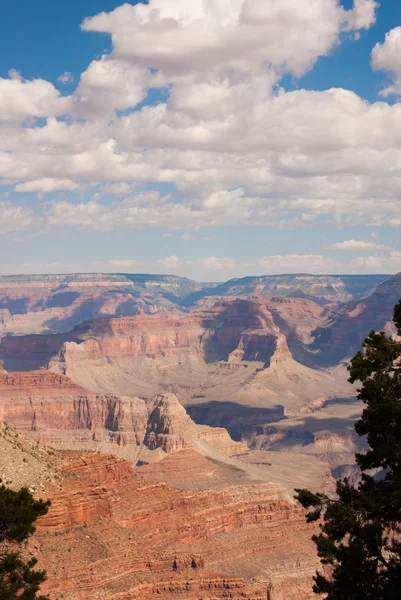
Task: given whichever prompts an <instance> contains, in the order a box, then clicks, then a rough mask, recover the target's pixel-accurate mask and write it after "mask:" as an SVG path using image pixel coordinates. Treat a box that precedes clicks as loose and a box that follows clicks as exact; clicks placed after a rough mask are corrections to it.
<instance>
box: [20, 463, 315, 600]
mask: <svg viewBox="0 0 401 600" xmlns="http://www.w3.org/2000/svg"><path fill="white" fill-rule="evenodd" d="M62 475H63V484H62V489H61V490H54V492H53V493H52V494H51V500H52V506H51V508H50V511H49V513H48V515H47V516H45V517H42V518H41V519H40V520H39V522H38V532H37V534H36V535H35V537H34V538H33V540H32V541H31V545H34V546H35V549H34V552H35V553H36V554H37V555H38V556H39V558H40V565H41V566H42V567H43V568H46V569H47V572H48V577H49V579H48V582H47V583H46V585H45V586H44V587H43V593H47V594H48V595H49V596H50V598H51V600H56V599H58V598H61V597H63V595H64V598H68V599H69V600H92V599H95V598H99V597H104V598H107V599H108V600H124V599H126V600H134V599H135V600H154V598H155V597H160V598H163V600H173V599H175V598H177V599H182V600H184V599H185V600H195V599H196V600H199V599H200V598H202V599H204V600H206V599H210V600H212V599H216V600H217V599H220V598H231V599H232V600H239V599H243V600H244V599H248V600H261V599H265V598H267V597H268V596H267V593H268V589H271V590H272V592H271V595H270V598H271V600H295V599H296V600H311V599H312V598H313V593H312V591H311V583H312V580H311V578H312V575H313V573H314V571H315V568H316V566H317V560H316V555H315V552H314V546H313V544H312V542H311V540H310V536H311V531H310V528H309V526H307V525H306V523H305V518H304V514H303V511H302V510H301V509H300V507H298V506H297V505H295V504H294V503H293V502H292V501H291V499H290V498H288V497H287V496H286V494H285V492H284V491H283V490H282V489H281V488H278V487H277V486H274V485H273V484H260V485H244V486H236V487H228V488H225V489H220V490H204V491H187V492H180V491H178V490H174V489H172V488H170V487H169V486H167V485H166V484H163V483H157V482H153V481H151V480H146V479H143V477H142V476H141V475H139V474H138V473H133V472H132V471H131V467H130V465H128V464H127V463H124V462H122V461H118V460H116V459H113V458H112V457H108V456H100V455H92V456H89V457H80V458H77V459H71V461H70V462H69V463H68V464H67V466H65V467H64V468H63V471H62Z"/></svg>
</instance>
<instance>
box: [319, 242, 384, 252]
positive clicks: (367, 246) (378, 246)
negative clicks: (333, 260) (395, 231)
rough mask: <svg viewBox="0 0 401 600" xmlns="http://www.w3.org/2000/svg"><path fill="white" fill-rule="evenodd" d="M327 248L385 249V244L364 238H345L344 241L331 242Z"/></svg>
mask: <svg viewBox="0 0 401 600" xmlns="http://www.w3.org/2000/svg"><path fill="white" fill-rule="evenodd" d="M329 248H332V249H333V250H357V251H359V250H386V249H387V246H383V245H381V244H375V243H373V242H367V241H365V240H345V241H344V242H337V243H336V244H331V245H330V246H329Z"/></svg>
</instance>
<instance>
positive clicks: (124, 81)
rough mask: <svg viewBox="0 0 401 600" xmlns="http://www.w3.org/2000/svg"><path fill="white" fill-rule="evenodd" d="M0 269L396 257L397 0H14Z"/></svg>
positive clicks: (0, 136) (400, 34) (209, 267)
mask: <svg viewBox="0 0 401 600" xmlns="http://www.w3.org/2000/svg"><path fill="white" fill-rule="evenodd" d="M0 27H1V35H0V186H1V187H0V223H1V225H0V227H1V237H0V252H1V255H2V259H3V260H2V261H1V267H0V272H1V273H2V274H8V273H44V272H49V273H51V272H53V273H54V272H68V271H91V272H93V271H117V272H158V273H163V272H169V273H176V274H179V275H185V276H189V277H192V278H195V279H202V280H222V279H227V278H230V277H236V276H242V275H248V274H249V275H250V274H264V273H265V274H269V273H291V272H292V273H293V272H297V271H298V272H299V271H302V272H310V273H393V272H397V271H401V236H400V231H401V0H381V4H380V6H379V3H378V2H376V1H375V0H342V2H340V1H339V0H263V2H262V1H261V0H149V2H148V3H135V2H133V3H132V4H120V3H119V2H117V1H116V0H80V1H79V2H67V1H65V2H47V0H36V1H35V2H33V1H32V0H18V1H17V0H16V1H15V2H8V3H6V5H5V6H4V7H3V8H2V20H1V25H0Z"/></svg>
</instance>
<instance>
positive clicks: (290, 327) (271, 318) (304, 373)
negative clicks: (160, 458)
mask: <svg viewBox="0 0 401 600" xmlns="http://www.w3.org/2000/svg"><path fill="white" fill-rule="evenodd" d="M321 312H322V309H321V307H319V306H318V305H316V304H314V303H313V302H310V301H308V300H304V299H297V300H294V299H291V300H290V299H285V300H283V299H281V300H280V301H275V302H272V303H271V304H270V303H269V302H267V301H266V300H264V299H260V298H253V299H249V300H233V301H220V302H218V303H216V304H215V305H214V306H212V307H208V308H207V309H204V310H196V311H194V312H192V313H190V314H188V315H184V314H182V313H178V312H172V313H166V314H162V313H159V314H157V315H152V316H150V315H145V314H139V315H137V316H135V317H126V318H116V319H101V320H96V321H92V322H88V323H83V324H80V325H78V326H76V327H75V328H74V330H73V331H71V332H70V333H67V334H59V335H45V336H20V337H7V338H4V339H3V340H2V341H1V344H0V358H1V359H2V360H3V363H4V368H5V369H7V370H8V369H14V368H15V367H18V368H22V369H24V368H31V365H32V363H34V364H35V365H36V366H37V365H42V366H46V365H47V364H50V368H51V370H53V371H57V372H59V373H62V374H65V375H68V376H70V377H71V378H72V379H73V380H74V381H75V382H77V383H79V384H80V385H82V386H83V387H85V388H89V389H92V390H94V391H98V392H103V393H120V394H128V395H139V396H145V395H146V396H149V395H154V394H157V393H160V392H164V391H168V392H172V393H176V394H178V395H179V397H180V399H181V400H182V401H183V402H185V403H187V404H189V403H194V402H193V401H195V400H196V402H199V399H201V398H203V397H208V398H209V399H213V400H214V399H216V400H220V401H228V400H229V399H230V400H231V398H232V397H233V395H235V396H237V397H238V394H239V396H241V395H244V397H243V398H240V397H238V400H237V401H241V402H242V403H243V404H248V403H249V402H250V403H252V402H253V403H255V404H256V405H260V404H261V396H263V397H265V398H266V401H265V402H264V403H263V404H264V405H269V404H270V402H275V403H276V404H277V401H276V399H277V392H279V393H280V394H281V395H282V396H283V397H285V398H286V399H287V400H288V401H289V403H290V404H294V403H295V404H299V403H302V402H303V401H304V400H305V399H307V400H313V399H314V398H315V397H317V396H319V395H321V393H320V394H318V393H316V392H315V383H314V382H315V381H316V385H319V386H320V387H324V388H325V389H326V390H327V396H330V395H335V394H336V393H337V394H339V393H347V390H346V388H347V386H345V385H343V383H344V379H343V380H342V382H341V385H339V386H337V381H336V379H335V378H333V377H332V374H331V373H330V374H329V377H326V376H325V374H324V373H320V372H316V371H312V370H311V369H309V368H308V367H307V366H306V365H302V364H300V363H298V362H297V361H295V360H294V358H293V356H292V352H291V347H289V345H288V344H289V340H292V339H293V338H294V337H297V336H298V338H302V339H306V338H307V337H308V336H310V332H311V331H312V330H313V329H314V328H315V327H316V323H317V322H318V320H319V318H320V316H321ZM300 322H302V326H301V325H300ZM297 332H298V333H297ZM280 388H281V389H280ZM258 389H259V390H260V391H259V392H258ZM349 389H350V388H349ZM349 389H348V390H349ZM248 390H249V391H248ZM289 391H291V393H292V394H293V402H292V398H291V396H290V395H289ZM260 392H261V393H260ZM348 393H349V391H348ZM298 394H299V395H298ZM315 394H316V396H315ZM210 396H212V397H211V398H210ZM269 397H270V398H269ZM280 400H281V398H280Z"/></svg>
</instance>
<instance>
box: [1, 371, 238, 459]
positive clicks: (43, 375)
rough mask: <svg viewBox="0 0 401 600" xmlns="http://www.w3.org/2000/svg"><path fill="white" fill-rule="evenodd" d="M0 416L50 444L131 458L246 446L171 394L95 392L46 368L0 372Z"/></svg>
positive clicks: (233, 451) (231, 451)
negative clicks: (197, 417)
mask: <svg viewBox="0 0 401 600" xmlns="http://www.w3.org/2000/svg"><path fill="white" fill-rule="evenodd" d="M0 420H2V421H6V422H7V423H8V424H10V425H12V426H13V427H15V428H17V429H18V430H19V431H22V432H25V433H27V434H28V435H29V436H30V437H32V438H33V439H35V440H37V441H40V442H42V443H46V444H48V445H51V446H52V447H54V448H63V449H75V450H85V449H86V450H101V451H103V452H115V453H117V454H118V455H120V456H122V457H124V458H129V459H130V460H132V461H134V462H136V461H138V460H146V461H149V460H154V459H160V458H161V457H162V456H164V455H165V454H166V453H167V454H168V453H171V452H176V451H178V450H181V449H183V448H189V447H200V445H202V444H203V446H204V448H203V451H205V452H206V451H207V447H208V446H210V447H211V448H217V449H218V450H219V451H220V452H223V453H224V454H226V455H233V454H239V453H241V452H243V451H244V450H245V449H246V444H244V443H243V444H240V443H236V442H233V440H232V439H231V438H230V436H229V435H228V433H227V431H226V430H224V429H219V430H217V431H213V430H212V429H211V428H209V427H204V426H198V425H196V424H195V423H194V422H193V421H192V420H191V418H190V417H189V416H188V415H187V413H186V411H185V408H184V407H183V406H182V405H181V404H180V403H179V402H178V400H177V398H176V397H175V396H173V395H171V394H165V395H162V396H157V397H155V398H151V399H148V400H144V399H141V398H132V397H124V396H122V397H121V396H112V395H103V394H95V393H94V392H90V391H88V390H85V389H84V388H82V387H80V386H78V385H76V384H74V383H73V382H72V381H71V380H70V379H69V378H68V377H65V376H63V375H58V374H55V373H51V372H48V371H45V370H40V371H35V372H26V373H6V374H2V375H1V374H0Z"/></svg>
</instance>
